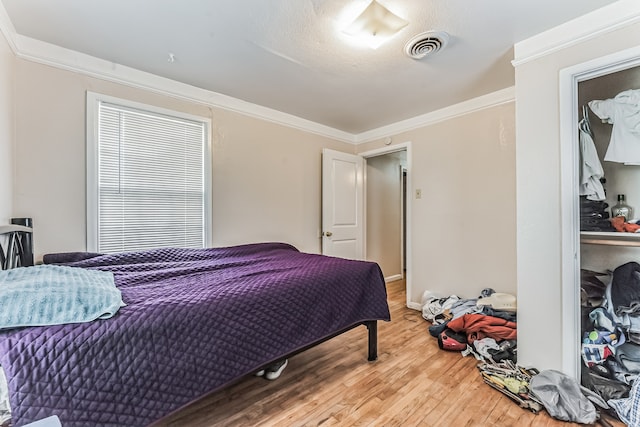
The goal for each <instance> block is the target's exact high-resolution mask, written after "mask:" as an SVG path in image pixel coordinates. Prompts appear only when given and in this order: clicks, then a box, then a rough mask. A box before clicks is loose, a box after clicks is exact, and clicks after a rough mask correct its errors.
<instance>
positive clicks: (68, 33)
mask: <svg viewBox="0 0 640 427" xmlns="http://www.w3.org/2000/svg"><path fill="white" fill-rule="evenodd" d="M1 1H2V3H3V5H4V7H5V9H6V11H7V13H8V16H9V18H10V19H11V22H12V23H13V26H14V27H15V30H16V32H17V33H18V34H20V35H23V36H26V37H30V38H34V39H38V40H42V41H45V42H48V43H52V44H55V45H58V46H61V47H64V48H67V49H71V50H74V51H77V52H82V53H85V54H88V55H92V56H95V57H98V58H101V59H105V60H108V61H111V62H114V63H118V64H122V65H126V66H128V67H133V68H136V69H139V70H143V71H147V72H150V73H153V74H156V75H159V76H163V77H168V78H171V79H174V80H177V81H180V82H183V83H187V84H190V85H193V86H196V87H200V88H203V89H207V90H211V91H214V92H218V93H222V94H225V95H229V96H232V97H235V98H238V99H241V100H244V101H248V102H251V103H254V104H258V105H262V106H265V107H269V108H272V109H275V110H278V111H282V112H285V113H289V114H292V115H295V116H298V117H301V118H304V119H308V120H311V121H313V122H316V123H320V124H323V125H327V126H330V127H333V128H336V129H339V130H342V131H345V132H349V133H354V134H357V133H360V132H363V131H367V130H371V129H375V128H378V127H381V126H384V125H388V124H392V123H395V122H398V121H400V120H404V119H409V118H412V117H415V116H418V115H421V114H425V113H428V112H431V111H434V110H437V109H440V108H443V107H445V106H448V105H452V104H455V103H458V102H461V101H464V100H467V99H471V98H474V97H477V96H480V95H483V94H487V93H490V92H494V91H496V90H499V89H503V88H506V87H509V86H512V85H513V84H514V70H513V67H512V65H511V63H510V61H511V59H512V58H513V50H512V48H513V44H514V43H515V42H518V41H521V40H523V39H525V38H528V37H530V36H532V35H534V34H537V33H539V32H542V31H544V30H546V29H549V28H551V27H554V26H556V25H558V24H560V23H562V22H565V21H568V20H570V19H573V18H575V17H577V16H580V15H583V14H585V13H587V12H590V11H592V10H595V9H597V8H599V7H602V6H605V5H607V4H610V3H613V2H614V0H562V1H558V0H379V2H380V3H381V4H383V5H385V6H386V7H387V8H389V9H390V10H392V11H393V12H394V13H396V14H397V15H399V16H401V17H403V18H405V19H406V20H408V21H409V25H407V26H406V27H405V28H404V29H402V30H401V32H400V33H399V34H398V35H396V37H395V38H393V39H392V40H391V41H390V42H388V43H387V44H384V45H382V46H381V47H379V48H378V49H377V50H372V49H369V48H365V47H360V46H357V45H354V43H353V42H352V40H351V39H350V38H349V37H348V36H347V35H345V34H343V33H341V32H340V31H339V29H340V28H341V27H340V26H341V25H344V19H345V18H349V17H354V16H355V15H354V14H357V9H360V10H362V9H364V8H365V7H366V5H367V4H368V3H369V0H183V1H176V0H109V1H97V0H56V1H51V0H1ZM429 30H444V31H446V32H448V33H449V34H450V40H449V44H448V46H447V47H446V48H445V49H444V50H443V51H441V52H439V53H437V54H435V55H432V56H427V57H426V58H424V59H421V60H414V59H411V58H409V57H407V56H405V54H404V52H403V48H404V44H405V43H406V42H407V41H408V40H409V39H410V38H411V37H413V36H414V35H416V34H417V33H421V32H424V31H429ZM170 53H172V54H174V55H175V62H173V63H171V62H169V61H168V57H169V54H170Z"/></svg>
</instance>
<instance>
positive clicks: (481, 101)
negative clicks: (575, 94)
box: [355, 86, 516, 144]
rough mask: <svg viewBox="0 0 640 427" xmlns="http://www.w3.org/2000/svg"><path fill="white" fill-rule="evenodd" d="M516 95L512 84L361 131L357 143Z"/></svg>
mask: <svg viewBox="0 0 640 427" xmlns="http://www.w3.org/2000/svg"><path fill="white" fill-rule="evenodd" d="M515 95H516V91H515V87H514V86H510V87H508V88H505V89H501V90H498V91H495V92H491V93H488V94H486V95H482V96H479V97H477V98H472V99H469V100H466V101H463V102H460V103H458V104H453V105H450V106H448V107H445V108H442V109H440V110H436V111H432V112H430V113H426V114H422V115H420V116H416V117H413V118H411V119H407V120H402V121H399V122H396V123H393V124H390V125H387V126H382V127H379V128H377V129H372V130H370V131H366V132H362V133H359V134H357V135H355V137H356V144H364V143H366V142H371V141H374V140H376V139H381V138H386V137H388V136H394V135H397V134H399V133H402V132H407V131H410V130H414V129H418V128H421V127H425V126H430V125H433V124H436V123H439V122H443V121H445V120H450V119H453V118H455V117H459V116H463V115H465V114H469V113H473V112H475V111H480V110H484V109H486V108H491V107H496V106H498V105H501V104H506V103H509V102H513V101H515Z"/></svg>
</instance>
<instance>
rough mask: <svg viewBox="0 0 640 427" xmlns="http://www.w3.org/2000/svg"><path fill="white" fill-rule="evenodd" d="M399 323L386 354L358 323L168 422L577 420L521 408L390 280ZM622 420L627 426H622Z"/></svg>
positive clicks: (387, 334) (384, 325) (384, 333)
mask: <svg viewBox="0 0 640 427" xmlns="http://www.w3.org/2000/svg"><path fill="white" fill-rule="evenodd" d="M387 287H388V294H389V306H390V309H391V319H392V320H391V322H379V327H378V360H377V361H375V362H368V361H367V339H366V338H367V331H366V328H365V327H364V326H363V327H358V328H356V329H354V330H351V331H349V332H347V333H346V334H343V335H341V336H339V337H336V338H333V339H332V340H329V341H327V342H325V343H323V344H320V345H319V346H316V347H314V348H312V349H310V350H307V351H305V352H303V353H301V354H298V355H296V356H294V357H292V358H291V359H290V360H289V366H288V367H287V368H286V369H285V371H284V372H283V374H282V376H281V377H280V378H278V379H277V380H275V381H268V380H265V379H263V378H258V377H253V376H250V377H246V378H244V379H242V380H241V381H240V382H239V383H237V384H235V385H234V386H232V387H230V388H228V389H226V390H223V391H220V392H218V393H215V394H212V395H210V396H208V397H206V398H204V399H202V400H200V401H198V402H196V403H193V404H192V405H190V406H189V407H187V408H184V409H183V410H181V411H180V412H178V413H175V414H173V415H172V416H171V417H169V418H167V419H165V420H163V421H162V422H161V423H159V424H158V425H160V426H181V427H191V426H194V427H195V426H197V427H206V426H320V425H321V426H356V425H357V426H385V427H386V426H518V427H520V426H568V425H576V426H577V424H570V423H563V422H560V421H556V420H554V419H552V418H551V417H550V416H549V415H548V414H547V413H546V412H542V413H540V414H538V415H535V414H533V413H532V412H530V411H528V410H525V409H522V408H520V407H519V406H518V405H517V404H515V403H514V402H513V401H511V400H510V399H509V398H507V397H506V396H504V395H503V394H502V393H500V392H498V391H496V390H494V389H492V388H491V387H489V386H488V385H486V384H484V382H483V381H482V378H481V376H480V374H479V372H478V370H477V369H476V361H475V359H473V358H465V357H462V356H461V355H460V353H455V352H446V351H442V350H440V349H439V348H438V345H437V342H436V340H435V338H433V337H431V336H430V335H429V332H428V330H427V328H428V326H429V324H428V323H427V322H426V321H425V320H424V319H422V317H421V316H420V313H419V312H417V311H414V310H410V309H408V308H406V307H405V293H404V282H403V281H398V282H393V283H389V284H388V285H387ZM616 425H622V424H616Z"/></svg>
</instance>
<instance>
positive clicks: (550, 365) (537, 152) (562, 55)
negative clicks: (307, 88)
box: [516, 24, 640, 369]
mask: <svg viewBox="0 0 640 427" xmlns="http://www.w3.org/2000/svg"><path fill="white" fill-rule="evenodd" d="M638 40H640V24H633V25H630V26H627V27H625V28H622V29H617V30H614V31H610V32H607V33H601V34H600V35H599V36H598V37H597V38H594V39H591V40H587V41H584V42H582V43H577V44H575V45H572V46H570V47H568V48H565V49H562V50H560V51H557V52H555V53H552V54H549V55H546V56H543V57H541V58H539V59H535V60H532V61H530V62H526V63H524V64H522V65H519V66H517V67H516V99H517V109H516V123H517V135H516V138H517V141H518V143H517V150H516V153H517V154H516V164H517V171H518V173H517V194H518V200H517V218H518V246H517V252H518V359H519V360H518V361H519V362H520V363H522V364H524V365H529V364H531V365H534V366H536V367H537V368H539V369H562V340H563V337H562V333H561V325H562V287H563V283H562V263H561V250H562V239H561V231H562V230H561V220H562V216H561V215H562V212H561V200H560V188H561V181H560V173H561V170H560V164H561V163H560V148H561V147H560V123H559V102H560V100H559V72H560V70H562V69H563V68H566V67H569V66H573V65H576V64H581V63H584V62H586V61H589V60H592V59H595V58H599V57H602V56H605V55H607V54H610V53H613V52H616V51H620V50H623V49H626V48H630V47H634V46H636V45H637V43H638ZM577 346H578V343H576V348H577ZM542 348H543V349H544V350H542ZM575 357H578V355H577V354H576V356H575Z"/></svg>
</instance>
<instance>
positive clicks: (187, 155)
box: [88, 100, 207, 253]
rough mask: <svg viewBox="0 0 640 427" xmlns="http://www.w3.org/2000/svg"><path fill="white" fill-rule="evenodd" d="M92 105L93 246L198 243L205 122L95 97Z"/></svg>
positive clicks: (201, 239)
mask: <svg viewBox="0 0 640 427" xmlns="http://www.w3.org/2000/svg"><path fill="white" fill-rule="evenodd" d="M97 109H98V111H97V118H98V120H97V150H95V151H96V152H97V153H96V154H97V162H96V166H97V176H96V177H95V183H96V184H97V193H98V194H97V197H95V198H94V200H95V201H96V202H97V212H96V213H95V214H94V215H97V230H96V236H95V237H96V245H95V246H96V248H95V250H97V251H98V252H104V253H109V252H121V251H131V250H141V249H151V248H159V247H167V246H173V247H185V248H202V247H205V245H206V243H207V239H206V231H205V223H206V217H207V213H206V212H205V210H206V205H207V203H206V195H207V191H206V188H205V187H206V186H205V182H206V181H205V178H206V173H205V153H206V146H207V143H206V142H207V135H206V132H207V126H206V125H207V123H206V122H198V121H194V120H190V119H185V118H182V117H174V116H168V115H166V114H160V113H156V112H153V111H143V110H140V109H136V108H130V107H128V106H124V105H118V104H114V103H110V102H104V101H101V100H98V101H97ZM94 173H95V172H94ZM89 211H90V210H89ZM90 240H91V239H89V241H90ZM88 246H94V245H91V244H88ZM89 250H91V248H90V249H89Z"/></svg>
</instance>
